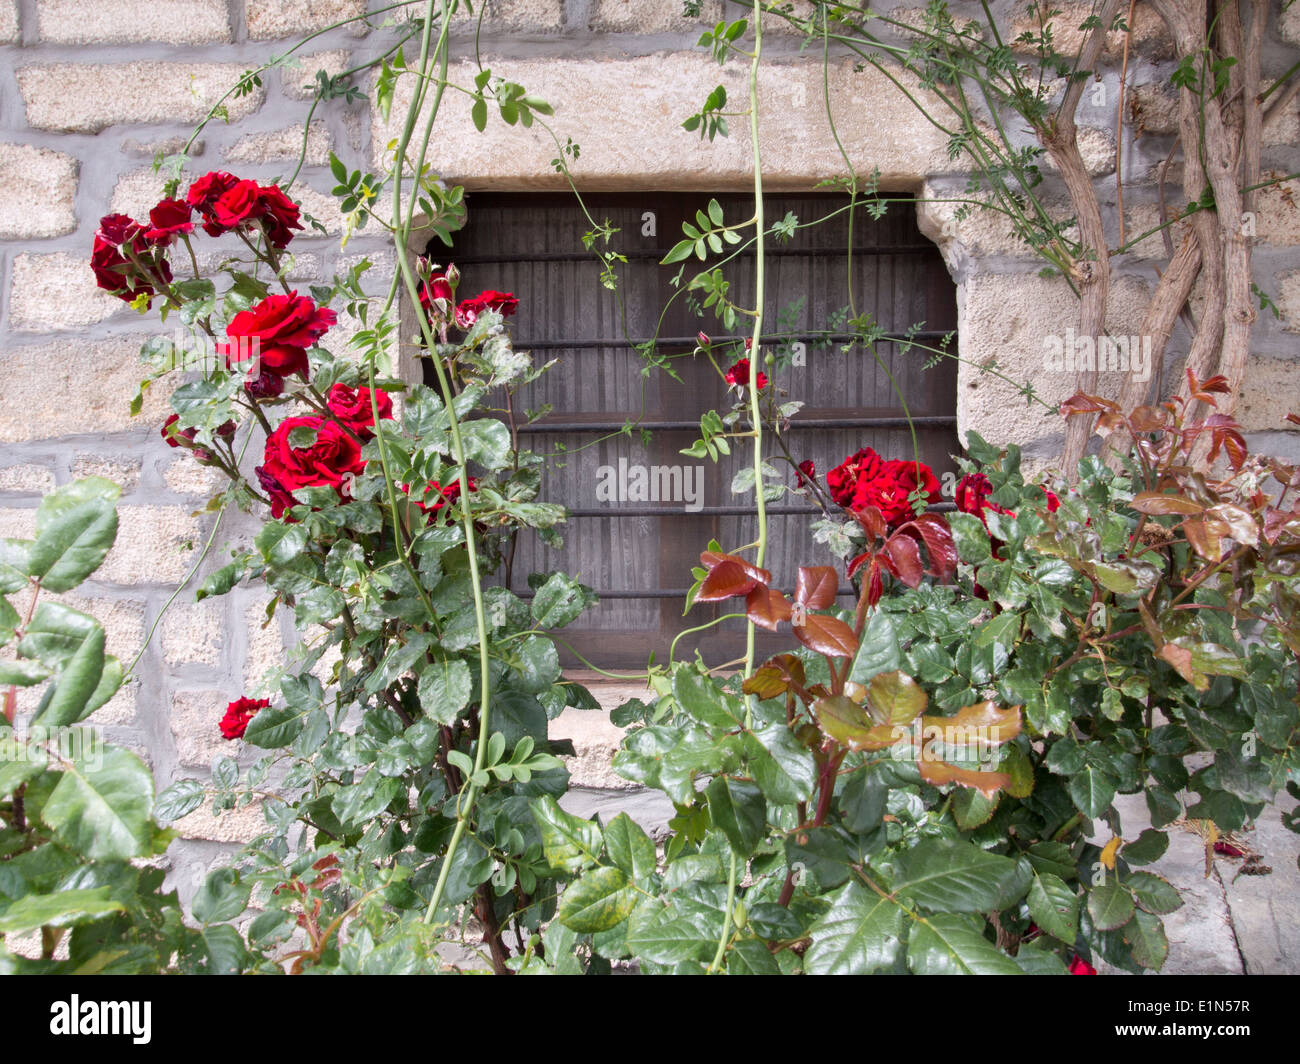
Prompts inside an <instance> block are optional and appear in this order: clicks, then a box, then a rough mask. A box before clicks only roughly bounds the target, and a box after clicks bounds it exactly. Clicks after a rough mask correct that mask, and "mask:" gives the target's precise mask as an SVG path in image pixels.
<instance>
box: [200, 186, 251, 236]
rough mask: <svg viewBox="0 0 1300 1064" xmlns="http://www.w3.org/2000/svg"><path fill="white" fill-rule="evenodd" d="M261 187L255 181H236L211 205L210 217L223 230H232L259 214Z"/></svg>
mask: <svg viewBox="0 0 1300 1064" xmlns="http://www.w3.org/2000/svg"><path fill="white" fill-rule="evenodd" d="M261 207H262V186H261V185H259V184H258V183H257V182H256V181H251V180H249V181H236V182H235V183H234V184H233V185H231V186H230V188H228V189H227V190H226V191H225V192H223V193H222V194H221V198H220V199H218V200H217V202H216V203H214V204H213V205H212V215H213V217H214V218H216V220H217V224H218V225H220V226H221V227H222V228H223V229H227V230H229V229H234V228H236V227H237V226H239V225H240V224H241V223H243V222H246V221H248V220H249V219H250V218H253V217H255V216H256V215H258V214H259V213H260V212H261Z"/></svg>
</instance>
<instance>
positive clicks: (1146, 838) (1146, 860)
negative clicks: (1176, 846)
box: [1124, 828, 1169, 865]
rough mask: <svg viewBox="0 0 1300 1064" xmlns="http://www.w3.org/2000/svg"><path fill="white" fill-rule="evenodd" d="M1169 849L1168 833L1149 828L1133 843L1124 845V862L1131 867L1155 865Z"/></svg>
mask: <svg viewBox="0 0 1300 1064" xmlns="http://www.w3.org/2000/svg"><path fill="white" fill-rule="evenodd" d="M1167 849H1169V835H1168V833H1167V832H1164V831H1158V830H1157V829H1155V828H1147V829H1146V830H1145V831H1143V832H1142V834H1141V835H1139V836H1138V837H1137V838H1136V839H1134V840H1133V841H1132V842H1126V843H1124V860H1126V861H1127V862H1128V863H1129V864H1131V865H1147V864H1154V863H1155V862H1156V861H1158V860H1160V858H1161V857H1163V856H1164V855H1165V851H1166V850H1167Z"/></svg>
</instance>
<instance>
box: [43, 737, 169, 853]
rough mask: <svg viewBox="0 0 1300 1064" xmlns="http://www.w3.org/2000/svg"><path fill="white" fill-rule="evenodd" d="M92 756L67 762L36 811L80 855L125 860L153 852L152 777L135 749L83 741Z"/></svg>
mask: <svg viewBox="0 0 1300 1064" xmlns="http://www.w3.org/2000/svg"><path fill="white" fill-rule="evenodd" d="M86 745H87V747H90V748H93V749H94V751H95V754H96V755H97V756H96V757H95V758H94V759H93V761H87V760H86V759H84V758H83V759H80V760H77V761H74V762H71V763H69V764H67V765H66V766H65V767H64V770H63V772H62V773H61V774H60V777H59V782H58V784H57V785H56V786H55V788H54V790H53V791H52V792H51V794H50V797H49V799H48V800H47V801H46V803H45V807H44V809H42V810H41V819H43V820H44V821H45V823H46V824H48V825H49V826H50V828H52V829H53V831H54V832H55V834H56V835H57V836H58V837H59V839H60V841H62V842H63V843H64V845H66V846H68V847H69V848H70V849H72V850H75V851H76V852H77V853H80V854H81V855H82V856H84V857H90V858H98V859H104V860H126V859H128V858H131V857H142V856H150V855H151V854H152V852H153V821H152V818H151V814H152V812H153V793H154V792H153V776H151V775H150V773H149V770H148V768H146V767H145V764H144V762H143V761H141V760H140V759H139V758H138V757H136V756H135V754H133V753H131V752H130V751H127V750H123V749H121V748H120V747H116V746H106V747H103V748H102V749H101V748H100V747H98V746H97V745H95V744H86Z"/></svg>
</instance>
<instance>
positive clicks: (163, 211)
mask: <svg viewBox="0 0 1300 1064" xmlns="http://www.w3.org/2000/svg"><path fill="white" fill-rule="evenodd" d="M192 213H193V208H191V207H190V205H189V204H188V203H186V202H185V201H184V200H178V199H165V200H163V201H161V202H160V203H159V204H158V205H157V206H156V207H154V208H153V209H152V210H151V211H150V212H149V228H148V229H146V230H145V233H144V238H145V239H146V240H147V241H149V243H151V244H153V245H155V246H156V247H163V248H165V247H166V246H167V245H168V244H170V243H171V242H172V240H174V239H175V238H176V237H177V236H178V235H180V234H182V233H192V232H194V222H193V221H191V220H190V215H191V214H192Z"/></svg>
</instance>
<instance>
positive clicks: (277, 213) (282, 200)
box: [260, 185, 302, 248]
mask: <svg viewBox="0 0 1300 1064" xmlns="http://www.w3.org/2000/svg"><path fill="white" fill-rule="evenodd" d="M260 193H261V210H262V224H263V225H264V226H265V227H266V239H267V240H269V241H270V242H271V246H272V247H275V248H284V247H286V246H287V245H288V243H289V241H290V240H292V239H293V233H291V232H290V230H291V229H301V228H302V222H300V221H299V220H298V217H299V211H298V204H296V203H294V202H293V200H291V199H290V198H289V197H288V196H286V195H285V194H284V193H283V192H282V191H281V190H280V186H279V185H263V186H262V187H261V189H260Z"/></svg>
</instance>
